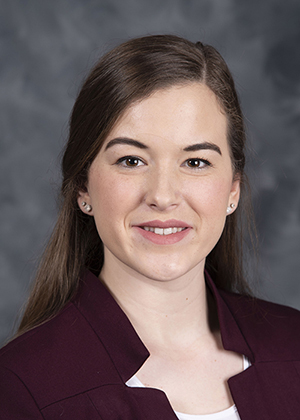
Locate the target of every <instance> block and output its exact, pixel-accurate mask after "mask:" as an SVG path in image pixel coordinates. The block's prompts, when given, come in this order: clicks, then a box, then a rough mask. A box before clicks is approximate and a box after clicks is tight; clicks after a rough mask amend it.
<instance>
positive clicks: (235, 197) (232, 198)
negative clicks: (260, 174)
mask: <svg viewBox="0 0 300 420" xmlns="http://www.w3.org/2000/svg"><path fill="white" fill-rule="evenodd" d="M240 192H241V178H240V176H239V175H236V176H235V177H234V179H233V181H232V185H231V190H230V194H229V202H228V207H231V208H232V211H231V212H230V213H232V212H234V210H236V208H237V206H238V204H239V199H240Z"/></svg>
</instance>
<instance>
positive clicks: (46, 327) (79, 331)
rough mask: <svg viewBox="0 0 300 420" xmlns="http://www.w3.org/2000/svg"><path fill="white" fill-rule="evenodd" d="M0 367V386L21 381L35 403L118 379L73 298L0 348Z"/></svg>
mask: <svg viewBox="0 0 300 420" xmlns="http://www.w3.org/2000/svg"><path fill="white" fill-rule="evenodd" d="M0 371H1V374H0V378H1V379H0V381H1V383H0V389H1V387H2V386H3V387H4V386H5V382H6V383H10V382H11V383H12V384H14V386H15V385H16V384H17V383H18V384H22V386H23V387H24V389H25V388H26V390H29V391H26V392H29V393H30V395H32V396H33V398H34V400H35V401H36V402H37V405H38V406H39V407H45V406H47V405H48V404H50V403H52V402H53V401H55V400H58V399H61V398H64V397H65V398H67V397H68V396H70V395H75V394H79V393H81V392H83V391H85V390H88V389H91V388H94V387H99V386H101V385H102V384H103V383H107V378H109V380H110V381H111V380H114V379H115V380H116V381H117V380H118V375H117V374H116V372H115V369H114V367H113V365H112V363H111V360H110V358H109V356H108V354H107V352H106V350H105V348H104V346H103V345H102V343H101V341H100V340H99V339H98V337H97V336H96V335H95V333H94V331H93V329H92V328H91V327H90V325H89V324H88V322H87V321H86V320H85V318H84V317H83V316H82V314H81V313H80V312H79V311H78V310H77V308H76V305H74V304H73V303H72V302H71V303H69V304H68V305H67V306H66V307H65V308H64V309H63V311H62V312H61V313H59V314H58V315H57V316H56V317H55V318H53V319H51V320H50V321H48V322H46V323H45V324H43V325H41V326H39V327H36V328H34V329H33V330H31V331H29V332H27V333H25V334H23V335H22V336H20V337H18V338H16V339H15V340H13V341H11V342H10V343H8V344H7V345H6V346H5V347H3V348H2V349H1V350H0ZM46 378H47V379H46ZM24 392H25V391H24Z"/></svg>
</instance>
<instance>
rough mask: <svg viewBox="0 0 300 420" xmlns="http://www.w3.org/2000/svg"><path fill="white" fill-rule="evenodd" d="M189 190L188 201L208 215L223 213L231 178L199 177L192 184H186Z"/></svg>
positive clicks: (226, 203)
mask: <svg viewBox="0 0 300 420" xmlns="http://www.w3.org/2000/svg"><path fill="white" fill-rule="evenodd" d="M186 189H187V191H189V200H190V203H194V205H193V206H196V207H197V208H198V211H201V210H202V212H203V213H204V214H207V215H208V216H212V215H213V214H218V215H220V214H223V213H224V212H226V208H227V205H228V199H229V194H230V190H231V180H227V179H224V178H223V179H222V178H217V179H212V178H210V179H208V178H207V179H201V180H199V181H198V182H196V183H195V184H193V185H188V184H187V185H186Z"/></svg>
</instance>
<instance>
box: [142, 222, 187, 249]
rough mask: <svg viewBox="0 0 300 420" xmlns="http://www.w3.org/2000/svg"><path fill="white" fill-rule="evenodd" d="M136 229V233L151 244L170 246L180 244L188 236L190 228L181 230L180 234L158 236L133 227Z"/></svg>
mask: <svg viewBox="0 0 300 420" xmlns="http://www.w3.org/2000/svg"><path fill="white" fill-rule="evenodd" d="M134 228H135V229H138V232H139V233H140V234H141V235H142V236H143V237H144V238H145V239H147V240H148V241H150V242H153V243H154V244H157V245H172V244H176V243H177V242H180V241H181V240H182V239H183V238H185V237H186V235H188V234H189V232H190V230H191V228H186V229H183V230H182V231H181V232H177V233H171V234H170V235H158V234H157V233H154V232H151V231H150V230H145V229H142V228H141V227H139V226H134Z"/></svg>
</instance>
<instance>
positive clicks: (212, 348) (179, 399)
mask: <svg viewBox="0 0 300 420" xmlns="http://www.w3.org/2000/svg"><path fill="white" fill-rule="evenodd" d="M226 133H227V121H226V117H225V115H224V114H223V113H222V111H221V109H220V106H219V104H218V102H217V99H216V97H215V95H214V93H213V92H212V91H211V90H210V89H209V88H208V87H207V86H205V85H203V84H201V83H191V84H188V85H184V86H174V87H171V88H168V89H165V90H159V91H157V92H155V93H154V94H153V95H151V96H150V97H149V98H147V99H144V100H142V101H140V102H138V103H135V104H133V105H132V106H131V107H130V108H129V109H128V110H127V111H126V112H125V113H124V115H123V116H122V117H121V119H120V120H119V121H118V123H117V124H116V125H115V127H114V128H113V129H112V131H111V133H110V134H109V136H108V137H107V139H106V140H105V142H104V145H103V147H102V149H101V150H100V152H99V154H98V155H97V157H96V158H95V160H94V161H93V163H92V165H91V168H90V172H89V180H88V185H87V190H86V191H81V192H80V194H79V197H78V204H79V206H80V208H81V209H82V211H85V212H86V210H85V209H84V207H83V206H82V202H83V201H84V202H86V203H88V204H90V205H91V206H92V210H91V211H90V212H88V214H90V215H91V216H93V217H94V218H95V222H96V226H97V229H98V232H99V235H100V237H101V239H102V241H103V244H104V266H103V269H102V271H101V273H100V278H101V280H102V281H103V282H105V284H106V285H107V287H108V288H109V289H110V291H111V293H112V294H113V296H114V297H115V299H116V300H117V301H118V303H119V304H120V306H121V307H122V308H123V310H124V312H125V313H126V314H127V316H128V317H129V319H130V320H131V322H132V324H133V326H134V327H135V329H136V330H137V332H138V334H139V335H140V337H141V339H142V341H143V342H144V343H145V345H146V347H147V348H148V350H149V351H150V354H151V356H150V358H149V359H148V360H147V361H146V362H145V364H144V365H143V366H142V368H141V369H140V371H139V372H138V374H137V376H138V378H139V379H140V380H141V381H142V382H143V383H144V384H145V385H147V386H153V387H157V388H160V389H163V390H164V391H165V392H166V394H167V396H168V398H169V400H170V402H171V404H172V406H173V407H174V409H175V410H177V411H181V412H186V413H190V414H205V413H211V412H216V411H220V410H222V409H224V408H227V407H229V406H230V405H232V399H231V396H230V393H229V391H228V388H227V383H226V381H227V379H228V378H229V377H230V376H233V375H234V374H236V373H238V372H239V371H241V370H242V362H241V356H240V355H237V354H234V353H231V352H228V351H225V350H224V349H223V347H222V343H221V338H220V333H219V329H218V323H217V316H216V310H215V307H214V302H213V300H212V299H211V297H210V295H207V292H206V287H205V281H204V264H205V258H206V256H207V255H208V254H209V252H210V251H211V250H212V249H213V247H214V246H215V244H216V243H217V241H218V239H219V237H220V235H221V233H222V231H223V228H224V224H225V221H226V217H227V213H226V210H227V207H228V206H229V205H230V204H231V203H233V204H235V208H236V206H237V205H238V200H239V193H240V184H239V179H238V177H235V176H234V174H233V171H232V162H231V159H230V152H229V147H228V143H227V137H226ZM119 139H122V140H119ZM124 139H125V141H124ZM132 140H134V141H135V142H139V143H138V144H137V143H135V144H128V143H132ZM141 144H142V145H143V147H142V146H141ZM199 144H200V145H201V146H194V145H199ZM191 146H193V147H192V148H191ZM187 148H188V151H187V150H185V149H187ZM195 148H198V149H199V148H201V150H191V149H195ZM126 157H127V158H126ZM128 157H130V158H128ZM232 211H234V210H233V209H232ZM170 220H175V221H176V224H177V226H181V225H182V226H185V227H187V228H186V229H185V230H184V231H183V232H182V233H181V234H180V235H178V234H175V235H174V237H178V238H179V239H178V240H177V239H176V240H175V241H173V243H168V240H167V239H165V237H163V238H162V239H161V237H160V238H159V241H162V242H161V243H160V242H159V243H156V242H155V239H154V240H152V239H151V237H153V236H155V234H152V235H151V234H150V235H148V234H145V232H143V231H142V229H141V227H140V226H141V224H146V225H147V223H150V224H151V221H159V222H165V221H170ZM174 223H175V222H174ZM154 224H155V222H154ZM147 235H148V236H147ZM170 237H171V235H170ZM170 241H171V242H172V239H171V240H170ZM120 279H121V280H120ZM203 378H205V381H203Z"/></svg>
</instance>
